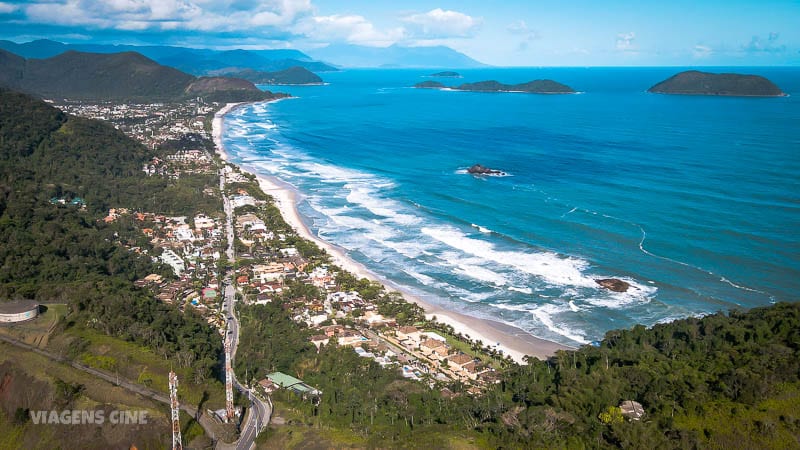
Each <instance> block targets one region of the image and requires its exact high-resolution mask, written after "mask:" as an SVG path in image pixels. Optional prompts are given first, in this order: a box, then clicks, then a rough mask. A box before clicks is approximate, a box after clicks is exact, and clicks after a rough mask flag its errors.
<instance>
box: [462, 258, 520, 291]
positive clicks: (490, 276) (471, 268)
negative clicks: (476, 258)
mask: <svg viewBox="0 0 800 450" xmlns="http://www.w3.org/2000/svg"><path fill="white" fill-rule="evenodd" d="M455 272H456V273H459V274H461V275H465V276H467V277H470V278H474V279H476V280H478V281H483V282H486V283H491V284H494V285H495V286H505V285H506V284H507V283H508V280H506V277H504V276H503V275H501V274H499V273H497V272H493V271H491V270H489V269H487V268H485V267H481V266H478V265H472V264H463V263H462V264H459V265H458V266H457V267H456V268H455Z"/></svg>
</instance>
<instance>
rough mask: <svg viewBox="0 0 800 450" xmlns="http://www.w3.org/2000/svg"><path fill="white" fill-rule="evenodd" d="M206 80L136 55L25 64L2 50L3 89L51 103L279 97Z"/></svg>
mask: <svg viewBox="0 0 800 450" xmlns="http://www.w3.org/2000/svg"><path fill="white" fill-rule="evenodd" d="M200 80H202V79H198V78H196V77H195V76H193V75H190V74H187V73H184V72H182V71H180V70H178V69H175V68H172V67H168V66H163V65H161V64H158V63H157V62H155V61H153V60H152V59H150V58H147V57H146V56H144V55H142V54H140V53H136V52H122V53H83V52H78V51H74V50H69V51H66V52H64V53H61V54H59V55H56V56H54V57H51V58H46V59H36V58H32V59H24V58H22V57H20V56H19V55H14V54H13V53H10V52H8V51H6V50H0V85H5V86H6V87H8V88H11V89H16V90H20V91H23V92H27V93H31V94H35V95H38V96H42V97H46V98H52V99H67V98H68V99H73V100H143V101H164V100H179V99H182V98H185V97H186V96H188V95H211V96H212V97H213V98H214V99H215V100H214V101H258V100H267V99H270V98H274V97H275V95H274V94H272V93H271V92H269V91H261V90H260V89H258V88H257V87H256V86H255V85H254V84H253V83H251V82H249V81H246V80H242V79H235V78H227V77H216V78H215V79H214V81H213V82H209V81H200Z"/></svg>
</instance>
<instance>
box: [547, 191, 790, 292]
mask: <svg viewBox="0 0 800 450" xmlns="http://www.w3.org/2000/svg"><path fill="white" fill-rule="evenodd" d="M567 206H569V205H567ZM576 211H580V212H584V213H587V214H591V215H593V216H601V217H605V218H607V219H611V220H616V221H619V222H622V223H624V224H627V225H630V226H633V227H636V228H638V229H639V231H640V232H641V233H642V239H641V240H639V250H640V251H641V252H642V253H644V254H645V255H647V256H650V257H653V258H658V259H661V260H664V261H668V262H671V263H673V264H679V265H681V266H684V267H688V268H690V269H694V270H697V271H700V272H703V273H705V274H708V275H711V276H712V277H714V278H717V277H719V281H720V282H721V283H726V284H728V285H730V286H731V287H733V288H735V289H739V290H742V291H748V292H754V293H757V294H761V295H764V296H766V297H767V298H769V300H770V302H772V303H775V301H776V299H775V296H774V295H772V294H770V293H769V292H766V291H762V290H760V289H754V288H751V287H749V286H745V285H741V284H738V283H735V282H733V281H731V280H729V279H728V278H726V277H725V276H723V275H719V274H716V273H714V272H712V271H710V270H707V269H704V268H702V267H700V266H695V265H692V264H689V263H686V262H683V261H679V260H677V259H672V258H669V257H666V256H662V255H657V254H655V253H653V252H651V251H649V250H647V249H646V248H645V247H644V241H645V240H647V231H645V229H644V227H643V226H642V225H640V224H638V223H636V222H632V221H630V220H627V219H622V218H620V217H615V216H611V215H608V214H604V213H601V212H597V211H591V210H588V209H585V208H579V207H577V206H575V207H573V208H572V209H571V210H569V211H568V212H566V213H564V214H563V215H561V217H562V218H563V217H564V216H566V215H568V214H571V213H573V212H576Z"/></svg>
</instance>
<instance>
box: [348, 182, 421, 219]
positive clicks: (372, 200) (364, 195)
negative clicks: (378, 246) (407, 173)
mask: <svg viewBox="0 0 800 450" xmlns="http://www.w3.org/2000/svg"><path fill="white" fill-rule="evenodd" d="M344 187H345V188H346V189H350V193H349V194H347V197H346V198H347V201H348V202H350V203H355V204H358V205H361V206H363V207H364V208H366V209H367V210H369V211H370V212H371V213H372V214H375V215H376V216H380V217H385V218H387V219H390V220H392V221H394V222H397V223H399V224H401V225H413V224H416V223H419V222H420V219H419V217H417V216H415V215H412V214H403V213H401V212H398V211H399V210H401V209H403V206H402V205H401V204H400V203H399V202H397V201H395V200H390V199H386V198H381V197H378V196H377V195H376V194H377V193H376V191H375V189H373V188H370V187H368V186H366V185H363V184H358V185H356V184H354V183H348V184H346V185H345V186H344Z"/></svg>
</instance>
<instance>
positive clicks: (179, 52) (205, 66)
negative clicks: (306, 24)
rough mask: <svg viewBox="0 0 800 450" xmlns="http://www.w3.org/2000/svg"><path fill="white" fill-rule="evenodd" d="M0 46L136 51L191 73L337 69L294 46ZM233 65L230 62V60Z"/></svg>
mask: <svg viewBox="0 0 800 450" xmlns="http://www.w3.org/2000/svg"><path fill="white" fill-rule="evenodd" d="M0 49H4V50H6V51H9V52H11V53H14V54H17V55H20V56H22V57H25V58H36V59H45V58H50V57H53V56H57V55H59V54H61V53H64V52H66V51H69V50H75V51H79V52H84V53H121V52H129V51H133V52H137V53H140V54H142V55H144V56H146V57H148V58H150V59H152V60H153V61H156V62H157V63H159V64H162V65H165V66H171V67H175V68H177V69H180V70H182V71H184V72H187V73H190V74H192V75H197V76H201V75H216V74H215V73H214V71H216V70H221V69H226V68H235V69H245V68H250V69H254V70H264V71H270V70H272V71H276V70H283V69H288V68H290V67H293V66H300V67H304V68H306V69H309V70H312V71H318V72H325V71H334V70H337V69H336V68H335V67H332V66H328V65H326V64H323V63H321V62H319V61H314V60H313V59H311V57H310V56H308V55H307V54H305V53H303V52H301V51H300V50H295V49H265V50H212V49H202V48H191V47H176V46H168V45H142V46H138V45H121V44H115V45H111V44H65V43H62V42H58V41H52V40H49V39H38V40H35V41H30V42H25V43H16V42H12V41H8V40H0ZM232 62H233V63H235V64H233V65H232V64H231V63H232Z"/></svg>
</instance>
